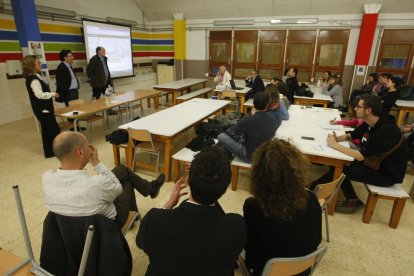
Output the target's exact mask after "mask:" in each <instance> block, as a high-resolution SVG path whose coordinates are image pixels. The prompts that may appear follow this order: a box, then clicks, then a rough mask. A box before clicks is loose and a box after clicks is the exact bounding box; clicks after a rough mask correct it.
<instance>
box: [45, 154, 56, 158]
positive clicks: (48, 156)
mask: <svg viewBox="0 0 414 276" xmlns="http://www.w3.org/2000/svg"><path fill="white" fill-rule="evenodd" d="M52 157H55V155H54V154H53V153H50V154H45V158H52Z"/></svg>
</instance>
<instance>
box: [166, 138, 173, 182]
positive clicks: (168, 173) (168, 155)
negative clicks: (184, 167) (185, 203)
mask: <svg viewBox="0 0 414 276" xmlns="http://www.w3.org/2000/svg"><path fill="white" fill-rule="evenodd" d="M172 151H173V140H172V138H171V137H167V139H166V140H165V156H164V173H165V182H168V181H170V180H171V156H172Z"/></svg>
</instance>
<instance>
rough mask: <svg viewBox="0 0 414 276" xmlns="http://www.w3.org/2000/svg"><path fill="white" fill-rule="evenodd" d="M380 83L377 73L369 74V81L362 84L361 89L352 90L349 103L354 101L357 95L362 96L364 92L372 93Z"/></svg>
mask: <svg viewBox="0 0 414 276" xmlns="http://www.w3.org/2000/svg"><path fill="white" fill-rule="evenodd" d="M377 83H378V76H377V74H376V73H371V74H369V75H368V80H367V83H366V84H364V85H363V86H361V88H360V89H355V90H353V91H352V92H351V96H350V97H349V104H351V103H353V102H354V100H355V97H357V96H360V95H362V94H371V92H372V89H374V86H375V85H377Z"/></svg>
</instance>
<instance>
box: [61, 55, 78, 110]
mask: <svg viewBox="0 0 414 276" xmlns="http://www.w3.org/2000/svg"><path fill="white" fill-rule="evenodd" d="M59 57H60V60H61V63H60V64H59V65H58V67H57V69H56V92H58V93H59V95H60V97H59V98H57V99H56V100H57V101H59V102H61V103H65V106H69V102H70V101H73V100H76V99H79V91H78V89H79V80H78V78H77V77H76V74H75V71H73V68H72V64H73V55H72V51H71V50H62V51H60V53H59Z"/></svg>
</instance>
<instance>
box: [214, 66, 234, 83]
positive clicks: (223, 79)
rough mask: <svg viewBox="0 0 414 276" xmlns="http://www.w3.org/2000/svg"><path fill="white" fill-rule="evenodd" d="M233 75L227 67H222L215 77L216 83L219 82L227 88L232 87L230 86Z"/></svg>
mask: <svg viewBox="0 0 414 276" xmlns="http://www.w3.org/2000/svg"><path fill="white" fill-rule="evenodd" d="M230 80H231V75H230V73H229V72H228V71H227V69H226V66H224V65H222V66H220V68H219V72H218V73H217V75H216V76H215V77H214V82H217V83H218V85H224V86H225V87H231V85H230Z"/></svg>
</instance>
